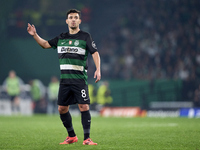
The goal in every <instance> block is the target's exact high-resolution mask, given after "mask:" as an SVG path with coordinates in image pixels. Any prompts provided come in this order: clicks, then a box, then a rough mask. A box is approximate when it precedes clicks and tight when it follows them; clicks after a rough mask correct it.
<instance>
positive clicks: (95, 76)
mask: <svg viewBox="0 0 200 150" xmlns="http://www.w3.org/2000/svg"><path fill="white" fill-rule="evenodd" d="M94 78H96V81H95V83H97V82H99V80H101V72H100V70H96V71H95V73H94Z"/></svg>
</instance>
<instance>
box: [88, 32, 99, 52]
mask: <svg viewBox="0 0 200 150" xmlns="http://www.w3.org/2000/svg"><path fill="white" fill-rule="evenodd" d="M86 48H87V50H88V51H89V52H90V54H93V53H95V52H96V51H97V47H96V44H95V42H94V41H93V40H92V37H91V35H90V34H88V37H87V40H86Z"/></svg>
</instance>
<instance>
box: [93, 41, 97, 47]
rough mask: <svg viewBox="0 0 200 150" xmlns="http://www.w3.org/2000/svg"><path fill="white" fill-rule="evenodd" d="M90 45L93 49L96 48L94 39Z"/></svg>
mask: <svg viewBox="0 0 200 150" xmlns="http://www.w3.org/2000/svg"><path fill="white" fill-rule="evenodd" d="M92 47H93V48H94V49H97V46H96V44H95V43H94V41H93V42H92Z"/></svg>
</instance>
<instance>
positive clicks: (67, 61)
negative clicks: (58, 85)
mask: <svg viewBox="0 0 200 150" xmlns="http://www.w3.org/2000/svg"><path fill="white" fill-rule="evenodd" d="M59 62H60V64H61V65H63V64H71V65H78V66H85V63H84V61H83V60H79V59H68V58H63V59H59Z"/></svg>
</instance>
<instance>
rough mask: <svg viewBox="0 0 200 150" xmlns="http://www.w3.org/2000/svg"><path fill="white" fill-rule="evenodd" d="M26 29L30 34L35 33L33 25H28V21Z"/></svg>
mask: <svg viewBox="0 0 200 150" xmlns="http://www.w3.org/2000/svg"><path fill="white" fill-rule="evenodd" d="M27 31H28V33H29V34H30V35H32V36H33V35H35V34H36V29H35V26H34V25H30V23H28V27H27Z"/></svg>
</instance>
